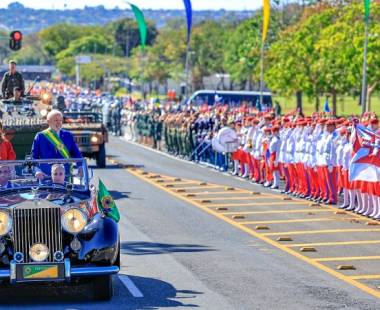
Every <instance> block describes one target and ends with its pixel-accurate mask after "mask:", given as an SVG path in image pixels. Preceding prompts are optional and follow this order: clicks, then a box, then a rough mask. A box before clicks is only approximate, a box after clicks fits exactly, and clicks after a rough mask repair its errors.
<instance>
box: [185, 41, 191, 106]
mask: <svg viewBox="0 0 380 310" xmlns="http://www.w3.org/2000/svg"><path fill="white" fill-rule="evenodd" d="M189 51H190V40H189V39H188V40H187V43H186V62H185V79H186V81H185V84H186V91H185V95H186V99H187V98H188V97H189Z"/></svg>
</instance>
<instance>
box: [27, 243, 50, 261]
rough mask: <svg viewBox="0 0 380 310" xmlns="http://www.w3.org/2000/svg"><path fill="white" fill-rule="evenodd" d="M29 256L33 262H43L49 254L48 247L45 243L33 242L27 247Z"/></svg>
mask: <svg viewBox="0 0 380 310" xmlns="http://www.w3.org/2000/svg"><path fill="white" fill-rule="evenodd" d="M29 256H30V258H31V259H33V260H34V261H35V262H43V261H44V260H46V259H47V257H48V256H49V248H48V247H47V245H46V244H43V243H35V244H33V245H32V246H31V247H30V249H29Z"/></svg>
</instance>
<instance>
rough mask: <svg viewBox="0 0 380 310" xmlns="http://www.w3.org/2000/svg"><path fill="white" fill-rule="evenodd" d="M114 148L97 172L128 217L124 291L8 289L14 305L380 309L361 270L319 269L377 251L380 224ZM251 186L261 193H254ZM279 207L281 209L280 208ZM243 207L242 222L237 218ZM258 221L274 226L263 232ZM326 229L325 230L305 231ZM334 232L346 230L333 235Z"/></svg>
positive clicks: (374, 264)
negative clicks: (281, 239)
mask: <svg viewBox="0 0 380 310" xmlns="http://www.w3.org/2000/svg"><path fill="white" fill-rule="evenodd" d="M107 153H108V155H110V160H109V165H108V167H107V169H94V174H95V177H94V179H95V180H96V179H97V178H101V179H102V180H103V182H104V183H105V184H106V186H107V187H108V188H109V189H110V190H111V194H112V195H113V196H114V198H115V200H116V202H117V205H118V207H119V210H120V213H121V215H122V218H121V222H120V231H121V241H122V245H121V247H122V270H121V273H120V275H119V276H115V277H114V286H115V297H114V298H113V300H112V301H111V302H102V303H95V302H93V301H92V300H91V294H90V293H91V292H90V290H89V287H84V288H77V289H76V290H72V289H70V288H67V289H66V288H65V289H62V288H49V289H41V288H39V289H36V288H31V289H26V290H22V291H21V292H20V291H19V292H17V293H16V292H15V290H8V292H6V293H5V294H4V293H3V296H0V298H1V297H2V298H1V299H0V300H1V302H2V303H3V304H4V307H6V308H7V309H16V308H28V309H32V308H35V309H103V308H105V307H107V309H165V308H188V309H196V308H202V309H282V310H284V309H289V310H293V309H380V301H379V299H378V298H376V297H375V296H374V295H373V294H369V293H368V292H367V291H366V287H367V286H365V287H364V288H362V289H361V288H360V287H357V286H355V285H352V283H349V282H347V281H345V279H346V278H345V277H348V276H353V275H356V274H354V273H353V272H351V271H348V272H351V273H349V274H348V275H347V274H345V275H344V276H342V277H341V278H339V277H338V276H336V275H334V274H332V273H329V272H328V270H327V272H326V270H322V269H321V268H319V267H318V266H319V265H318V264H324V265H323V266H325V265H326V266H327V267H328V266H329V264H330V265H331V266H330V267H328V268H330V269H331V270H333V269H334V265H333V263H334V262H330V261H326V262H323V259H326V257H330V258H331V257H338V256H342V255H346V256H347V257H349V256H355V257H357V256H360V255H363V253H364V252H365V255H367V257H369V256H370V255H371V256H372V257H375V256H376V253H377V252H378V244H377V243H376V242H377V241H378V240H380V234H379V232H378V231H377V230H376V228H377V227H376V226H373V227H372V226H365V225H364V224H363V223H362V221H364V220H362V219H359V218H358V219H356V218H355V219H352V218H353V215H351V214H345V215H341V216H343V218H339V216H340V215H335V213H334V210H332V209H331V208H330V209H329V208H317V207H316V208H310V207H309V206H307V203H304V202H302V201H284V200H282V198H281V197H280V196H279V195H278V193H274V192H272V191H269V190H264V189H263V188H262V187H258V186H256V185H252V184H250V183H249V182H246V181H241V180H239V179H237V178H234V177H231V176H229V175H226V174H221V173H219V172H216V171H213V170H211V169H209V168H204V167H201V166H198V165H195V164H192V163H187V162H184V161H179V160H175V159H173V158H171V157H168V156H166V155H162V154H159V153H157V152H153V151H150V150H147V149H145V148H142V147H140V146H136V145H133V144H130V143H127V142H125V141H122V140H120V139H116V138H112V139H111V142H110V144H109V145H108V150H107ZM133 167H135V168H137V169H130V168H133ZM128 168H129V170H128ZM143 171H146V172H147V174H145V175H144V174H142V172H143ZM175 178H181V180H177V181H178V182H177V183H176V181H174V180H175ZM158 179H159V180H161V181H158ZM201 182H206V184H203V185H200V184H201ZM175 183H176V184H175ZM168 184H175V185H170V187H169V185H168ZM219 185H221V186H219ZM218 186H219V187H218ZM228 187H233V188H234V189H235V191H236V192H235V193H231V192H233V191H230V189H228ZM202 188H204V190H203V189H202ZM182 192H183V193H182ZM251 192H261V193H262V195H260V196H259V197H255V198H254V200H253V198H250V197H247V198H245V197H246V196H247V195H248V194H249V193H251ZM189 193H190V194H191V193H196V194H194V195H193V194H191V195H189ZM185 194H186V195H185ZM251 194H252V193H251ZM190 196H191V197H190ZM183 197H185V198H183ZM186 197H187V198H186ZM210 197H212V198H210ZM242 197H244V198H242ZM208 199H209V200H208ZM221 207H223V208H221ZM279 208H280V211H281V212H282V213H281V212H278V211H273V210H278V209H279ZM307 208H310V211H307ZM222 209H223V210H224V211H221V210H222ZM218 210H219V211H218ZM287 210H290V211H292V212H295V213H292V212H289V213H288V212H287ZM299 210H306V211H299ZM283 211H286V212H285V213H284V212H283ZM218 212H219V213H220V212H222V213H221V214H219V213H218ZM267 212H270V213H267ZM276 212H277V213H276ZM297 212H298V213H297ZM302 212H304V213H302ZM242 214H244V217H243V219H234V216H236V215H242ZM322 214H323V215H322ZM301 215H302V216H301ZM308 216H309V217H308ZM310 216H311V217H313V216H314V218H310ZM315 216H317V218H318V219H320V220H318V219H317V220H315ZM294 219H297V220H296V221H295V222H294V221H293V220H294ZM303 219H305V220H306V221H302V220H303ZM326 219H327V220H326ZM297 221H298V222H297ZM250 223H251V224H250ZM257 225H264V226H265V225H267V226H268V228H270V230H264V231H262V232H261V231H260V232H259V231H257V232H254V230H255V227H256V228H257ZM379 227H380V226H379ZM318 229H319V230H324V231H325V233H320V232H318V233H310V234H304V233H300V232H305V231H313V230H314V232H315V231H316V230H318ZM332 229H333V230H341V232H340V233H337V234H335V233H334V234H332V235H329V234H328V233H326V231H327V230H332ZM352 229H362V230H364V229H368V230H370V231H367V232H365V231H363V232H360V233H354V232H350V230H352ZM377 229H380V228H377ZM345 231H347V232H345ZM289 233H290V236H292V238H293V245H292V244H290V245H289V246H288V245H286V246H284V245H279V246H277V244H278V242H277V241H276V240H277V238H278V236H285V235H286V236H287V235H289ZM361 234H363V235H366V237H365V238H364V239H365V240H371V241H373V242H374V243H373V244H368V243H366V244H360V247H356V246H354V245H352V246H348V247H347V246H345V247H344V249H343V248H342V247H341V246H338V247H335V246H326V244H325V243H326V242H327V241H332V242H343V241H350V242H355V240H359V239H360V238H359V237H358V235H361ZM326 237H327V239H326ZM358 238H359V239H358ZM360 240H362V239H360ZM271 242H272V243H273V244H271ZM357 242H362V241H357ZM310 243H314V244H318V243H319V246H316V248H317V252H316V253H307V254H303V255H304V256H302V257H297V255H292V251H295V250H297V251H298V245H300V246H301V245H302V244H310ZM321 244H325V245H324V246H323V245H321ZM288 249H290V250H288ZM292 249H295V250H292ZM378 255H380V254H378ZM304 257H306V258H304ZM318 259H322V262H318ZM379 261H380V260H376V259H375V258H373V259H368V260H363V261H362V260H358V261H356V260H355V261H354V262H355V266H356V267H357V270H356V272H359V274H360V271H362V270H363V273H364V269H365V273H366V274H372V275H374V274H379V273H380V263H379ZM312 262H315V263H312ZM347 263H351V262H347ZM313 264H314V265H313ZM361 264H362V265H363V266H362V265H361ZM376 271H377V272H376ZM379 279H380V277H379ZM376 281H377V282H376ZM361 283H365V284H366V285H368V287H369V289H368V290H370V289H372V290H376V289H377V286H378V285H380V281H379V280H378V279H373V280H368V279H364V281H363V282H361ZM354 284H355V283H354ZM62 292H64V294H62ZM379 292H380V290H379Z"/></svg>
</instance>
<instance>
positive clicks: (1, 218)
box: [0, 211, 12, 236]
mask: <svg viewBox="0 0 380 310" xmlns="http://www.w3.org/2000/svg"><path fill="white" fill-rule="evenodd" d="M11 228H12V218H11V217H10V215H9V213H8V212H5V211H0V236H4V235H6V234H7V233H9V231H10V230H11Z"/></svg>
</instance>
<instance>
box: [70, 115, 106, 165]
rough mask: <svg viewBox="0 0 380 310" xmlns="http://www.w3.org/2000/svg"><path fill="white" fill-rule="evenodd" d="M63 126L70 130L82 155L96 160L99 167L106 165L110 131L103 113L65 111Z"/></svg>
mask: <svg viewBox="0 0 380 310" xmlns="http://www.w3.org/2000/svg"><path fill="white" fill-rule="evenodd" d="M63 128H64V129H67V130H70V131H71V133H72V134H73V135H74V138H75V141H76V143H77V145H78V147H79V150H80V151H81V153H82V155H83V156H85V157H88V158H93V159H95V160H96V165H97V167H98V168H105V167H106V146H105V145H106V143H107V142H108V131H107V128H106V127H105V126H104V125H103V122H102V114H100V113H95V112H66V111H64V112H63Z"/></svg>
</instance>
